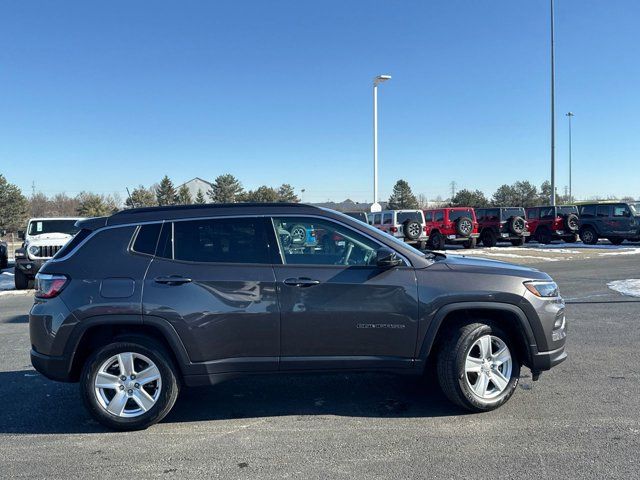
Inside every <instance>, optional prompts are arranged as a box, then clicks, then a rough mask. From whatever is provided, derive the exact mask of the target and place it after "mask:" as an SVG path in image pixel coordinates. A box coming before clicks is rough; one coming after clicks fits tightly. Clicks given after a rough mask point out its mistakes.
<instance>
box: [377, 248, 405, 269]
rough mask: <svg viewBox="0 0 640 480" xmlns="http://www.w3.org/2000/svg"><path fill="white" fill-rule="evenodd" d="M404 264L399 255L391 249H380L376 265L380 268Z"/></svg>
mask: <svg viewBox="0 0 640 480" xmlns="http://www.w3.org/2000/svg"><path fill="white" fill-rule="evenodd" d="M403 263H404V262H403V261H402V259H401V258H400V257H398V254H397V253H396V252H394V251H393V250H391V249H390V248H384V247H383V248H379V249H378V251H377V252H376V264H377V265H378V266H379V267H383V268H391V267H397V266H398V265H402V264H403Z"/></svg>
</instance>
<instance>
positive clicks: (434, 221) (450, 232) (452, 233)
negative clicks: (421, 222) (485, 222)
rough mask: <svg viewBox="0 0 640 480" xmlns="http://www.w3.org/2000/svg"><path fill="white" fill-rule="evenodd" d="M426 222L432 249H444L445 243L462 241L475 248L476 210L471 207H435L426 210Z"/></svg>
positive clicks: (428, 243)
mask: <svg viewBox="0 0 640 480" xmlns="http://www.w3.org/2000/svg"><path fill="white" fill-rule="evenodd" d="M424 218H425V224H426V226H427V235H429V240H428V242H427V245H428V246H429V248H430V249H432V250H442V249H443V248H444V246H445V244H447V243H449V244H451V243H454V244H455V243H462V245H464V248H474V247H475V246H476V242H477V241H478V236H479V234H478V222H477V221H476V212H475V211H474V210H473V208H470V207H450V208H435V209H432V210H425V211H424Z"/></svg>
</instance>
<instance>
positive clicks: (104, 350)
mask: <svg viewBox="0 0 640 480" xmlns="http://www.w3.org/2000/svg"><path fill="white" fill-rule="evenodd" d="M123 352H133V353H139V354H142V355H144V356H146V357H147V358H149V359H150V360H151V361H153V362H154V363H155V365H156V366H157V367H158V370H159V371H160V378H161V382H162V388H161V389H160V393H159V396H158V398H157V400H156V402H155V404H154V405H153V406H152V407H151V408H150V409H149V410H148V411H147V412H145V413H142V414H141V415H138V416H136V417H119V416H116V415H113V414H111V413H109V412H107V411H106V410H105V408H104V407H103V406H102V405H101V404H100V403H99V402H98V399H97V397H96V393H95V388H94V378H95V376H96V374H97V373H98V369H99V368H100V366H101V365H102V363H104V362H105V361H107V360H108V359H109V358H110V357H112V356H113V355H117V354H118V353H123ZM179 391H180V382H179V377H178V374H177V370H176V368H175V366H174V365H173V362H172V361H171V357H170V355H169V354H168V353H167V351H166V350H165V349H164V347H163V346H162V345H160V344H159V343H157V342H155V341H153V340H150V339H147V338H144V337H132V338H123V339H121V341H116V342H114V343H110V344H108V345H105V346H104V347H101V348H99V349H98V350H96V351H95V352H94V353H93V354H92V355H91V356H90V357H89V358H88V359H87V361H86V362H85V364H84V366H83V368H82V374H81V376H80V394H81V396H82V401H83V403H84V406H85V408H86V409H87V410H88V412H89V413H90V414H91V416H92V417H93V418H94V419H95V420H97V421H98V422H100V423H101V424H102V425H104V426H106V427H108V428H111V429H114V430H143V429H145V428H148V427H150V426H151V425H153V424H155V423H158V422H159V421H160V420H162V419H163V418H164V417H165V416H166V415H167V414H168V413H169V411H170V410H171V408H172V407H173V405H174V404H175V402H176V399H177V398H178V393H179Z"/></svg>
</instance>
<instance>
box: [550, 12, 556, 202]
mask: <svg viewBox="0 0 640 480" xmlns="http://www.w3.org/2000/svg"><path fill="white" fill-rule="evenodd" d="M553 23H554V22H553V0H551V205H553V206H555V204H556V95H555V93H556V92H555V90H556V71H555V69H556V65H555V63H556V62H555V34H554V31H553Z"/></svg>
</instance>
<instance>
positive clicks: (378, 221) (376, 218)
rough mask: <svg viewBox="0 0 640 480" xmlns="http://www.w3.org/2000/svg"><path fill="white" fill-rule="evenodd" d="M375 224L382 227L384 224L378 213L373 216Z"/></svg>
mask: <svg viewBox="0 0 640 480" xmlns="http://www.w3.org/2000/svg"><path fill="white" fill-rule="evenodd" d="M373 223H374V224H376V225H380V224H381V223H382V221H381V220H380V214H379V213H376V214H375V215H374V216H373Z"/></svg>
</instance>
